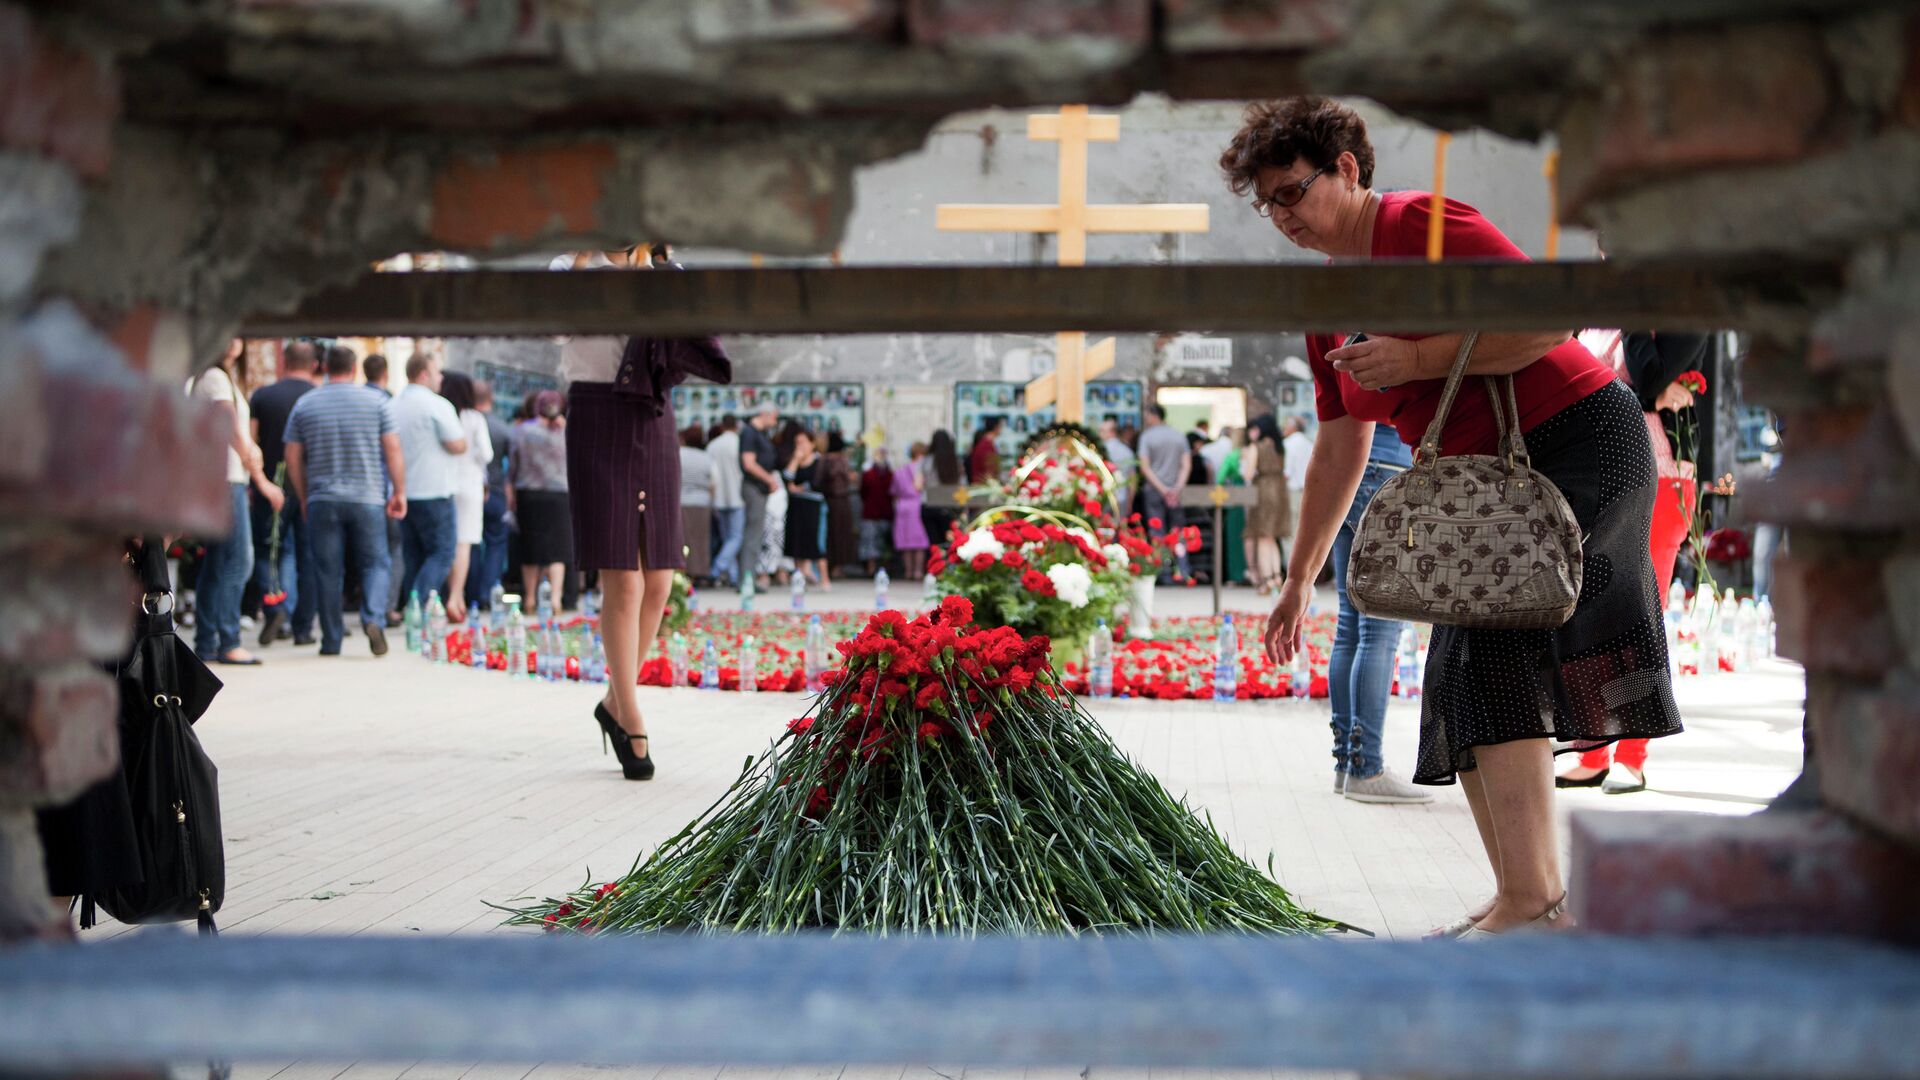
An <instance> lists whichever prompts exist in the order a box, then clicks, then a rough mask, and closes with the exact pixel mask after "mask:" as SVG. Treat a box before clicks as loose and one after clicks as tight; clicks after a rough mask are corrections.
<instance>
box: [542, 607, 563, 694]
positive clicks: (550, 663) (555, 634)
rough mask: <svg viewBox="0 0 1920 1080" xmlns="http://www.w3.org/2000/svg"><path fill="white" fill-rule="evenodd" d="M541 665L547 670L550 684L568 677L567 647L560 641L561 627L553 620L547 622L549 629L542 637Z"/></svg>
mask: <svg viewBox="0 0 1920 1080" xmlns="http://www.w3.org/2000/svg"><path fill="white" fill-rule="evenodd" d="M540 665H541V666H542V667H544V668H546V677H547V680H548V681H549V682H558V681H559V680H561V679H564V678H566V677H567V647H566V644H565V643H564V642H562V641H561V640H560V625H559V624H558V623H556V622H554V621H553V620H552V619H548V620H547V628H546V630H545V631H544V632H543V633H542V634H541V635H540Z"/></svg>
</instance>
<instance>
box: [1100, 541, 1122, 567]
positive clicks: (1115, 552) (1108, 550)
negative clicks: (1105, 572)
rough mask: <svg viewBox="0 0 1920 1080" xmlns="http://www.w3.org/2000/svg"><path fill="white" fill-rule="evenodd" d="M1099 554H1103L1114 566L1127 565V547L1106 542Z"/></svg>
mask: <svg viewBox="0 0 1920 1080" xmlns="http://www.w3.org/2000/svg"><path fill="white" fill-rule="evenodd" d="M1100 554H1102V555H1105V556H1106V557H1107V561H1108V562H1110V563H1112V564H1113V565H1115V566H1126V565H1128V563H1127V549H1126V548H1123V547H1121V546H1120V545H1119V544H1108V545H1107V546H1106V547H1104V548H1101V549H1100Z"/></svg>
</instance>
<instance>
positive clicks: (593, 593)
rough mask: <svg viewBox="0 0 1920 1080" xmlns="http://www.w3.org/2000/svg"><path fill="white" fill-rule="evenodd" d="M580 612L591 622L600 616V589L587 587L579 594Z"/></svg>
mask: <svg viewBox="0 0 1920 1080" xmlns="http://www.w3.org/2000/svg"><path fill="white" fill-rule="evenodd" d="M580 614H582V615H584V616H586V619H587V621H588V622H592V621H593V620H595V619H597V618H599V616H600V590H599V589H588V590H587V591H586V592H585V593H582V594H581V596H580Z"/></svg>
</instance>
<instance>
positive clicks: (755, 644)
mask: <svg viewBox="0 0 1920 1080" xmlns="http://www.w3.org/2000/svg"><path fill="white" fill-rule="evenodd" d="M759 681H760V639H759V638H756V637H754V636H753V635H752V634H748V635H747V636H746V637H743V638H741V639H740V692H741V693H743V694H752V693H757V692H759V690H760V685H759Z"/></svg>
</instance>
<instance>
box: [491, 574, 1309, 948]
mask: <svg viewBox="0 0 1920 1080" xmlns="http://www.w3.org/2000/svg"><path fill="white" fill-rule="evenodd" d="M973 614H974V612H973V606H972V605H971V604H970V603H968V602H967V601H966V600H965V599H963V598H961V597H948V598H946V599H945V600H944V601H942V602H941V605H940V607H939V609H938V610H937V611H934V612H931V613H929V614H926V615H922V616H919V617H917V618H914V619H908V618H906V617H905V616H903V615H901V614H900V613H898V612H894V611H883V612H880V613H879V614H876V615H874V616H873V617H872V618H871V619H870V620H869V621H868V622H867V624H866V626H865V628H864V629H862V630H861V631H860V633H859V634H858V635H856V636H855V637H854V638H853V640H851V641H848V642H845V643H843V644H842V645H841V647H840V652H841V654H842V657H843V663H842V665H841V666H840V667H839V668H838V669H836V670H835V671H834V672H832V673H831V678H830V679H829V681H828V686H827V689H826V691H825V692H824V693H823V694H822V695H821V696H820V698H819V700H818V702H817V704H816V706H815V708H814V709H813V710H812V711H811V712H809V713H808V714H807V715H805V716H802V717H799V718H797V719H795V720H793V721H792V722H790V723H789V724H788V725H787V726H786V730H785V731H784V732H783V733H782V734H781V735H780V737H779V739H778V741H776V742H775V743H774V745H773V747H772V748H771V749H770V750H769V752H768V753H766V754H764V755H762V756H761V757H760V758H758V759H757V760H750V761H749V763H748V768H747V769H746V771H745V772H744V773H743V774H742V775H741V777H740V779H739V780H738V781H737V782H736V783H735V784H734V786H733V788H732V790H731V791H729V792H728V793H727V795H725V796H724V797H723V798H722V799H721V800H720V802H719V803H718V804H716V805H715V806H714V807H713V808H712V809H711V810H709V811H708V812H707V813H706V814H704V815H702V816H701V817H700V818H699V819H698V820H696V821H695V822H694V823H693V824H691V825H689V826H688V827H687V828H686V829H684V830H682V831H681V832H680V833H679V834H678V835H677V836H675V837H674V838H672V839H671V840H668V841H667V842H666V843H665V844H663V845H661V847H660V848H659V849H657V850H656V851H654V853H653V854H652V855H651V856H650V857H648V858H646V859H645V860H643V861H641V862H640V863H638V864H637V865H636V866H635V867H634V869H633V870H632V872H630V873H629V874H627V875H626V876H625V877H622V878H620V879H618V880H616V881H612V882H606V883H602V884H594V883H592V882H591V881H589V882H588V883H586V884H583V885H582V886H581V888H579V889H578V890H576V891H574V892H573V893H572V894H570V895H568V896H565V897H557V898H552V899H548V900H543V901H539V902H537V903H532V904H529V905H528V906H525V907H519V908H508V909H506V910H508V911H509V912H510V914H511V918H510V922H512V923H514V924H517V925H532V926H544V927H547V928H549V929H553V930H570V931H589V932H595V933H598V932H605V931H610V930H611V931H649V930H664V929H693V930H703V931H742V930H760V931H791V930H803V929H808V928H815V927H827V928H833V929H846V930H859V931H884V932H900V931H908V932H922V933H956V934H976V933H1078V932H1086V931H1092V932H1100V933H1106V932H1131V931H1141V930H1162V929H1163V930H1182V931H1233V930H1238V931H1258V932H1297V931H1306V930H1324V929H1334V928H1336V927H1337V925H1338V924H1335V923H1332V922H1330V921H1328V920H1326V919H1323V918H1321V917H1320V916H1317V915H1314V914H1313V913H1312V912H1309V911H1306V910H1303V909H1302V908H1301V907H1299V906H1298V905H1297V904H1296V903H1295V902H1294V901H1293V898H1292V897H1290V896H1289V895H1288V894H1287V892H1286V890H1284V889H1282V888H1281V887H1280V886H1279V885H1277V884H1275V883H1274V881H1273V880H1272V879H1271V878H1270V877H1268V876H1267V875H1265V874H1263V873H1261V872H1260V870H1259V869H1258V868H1256V867H1254V866H1253V865H1252V864H1250V863H1248V862H1247V861H1245V860H1244V859H1242V858H1241V857H1240V856H1239V855H1237V854H1236V853H1235V852H1234V851H1233V850H1232V849H1231V848H1230V847H1228V846H1227V844H1226V843H1225V841H1223V840H1222V839H1221V838H1220V836H1219V834H1218V833H1216V832H1215V831H1214V830H1213V828H1212V827H1211V826H1210V825H1208V824H1207V823H1206V822H1204V821H1202V820H1200V819H1199V818H1196V817H1195V816H1194V815H1193V814H1192V813H1191V812H1190V811H1189V810H1188V809H1187V808H1186V806H1185V805H1184V804H1182V803H1180V802H1179V801H1177V800H1175V799H1174V798H1172V797H1171V796H1170V795H1168V794H1167V792H1166V790H1165V789H1163V788H1162V787H1161V786H1160V784H1159V783H1158V782H1157V781H1156V780H1154V778H1153V777H1152V776H1150V775H1148V774H1147V773H1145V772H1143V771H1142V770H1141V769H1140V768H1139V767H1138V766H1136V765H1134V764H1133V763H1132V762H1130V761H1128V760H1127V759H1126V757H1125V756H1123V755H1122V754H1121V753H1120V752H1119V750H1118V749H1117V748H1116V747H1115V746H1114V745H1113V743H1112V741H1111V740H1110V739H1108V737H1107V735H1106V733H1105V732H1104V731H1103V730H1102V729H1101V728H1100V727H1099V725H1097V724H1095V723H1094V722H1093V720H1092V719H1091V718H1089V717H1088V716H1087V715H1086V713H1084V712H1083V711H1081V710H1080V709H1079V708H1078V707H1077V706H1076V704H1075V702H1074V700H1073V697H1072V695H1070V694H1068V693H1067V692H1066V691H1065V690H1063V689H1062V688H1061V686H1060V684H1059V682H1058V681H1057V680H1056V679H1055V678H1054V675H1053V671H1052V667H1051V663H1050V660H1049V657H1048V642H1047V640H1046V639H1045V638H1041V637H1025V636H1022V635H1021V634H1019V633H1018V632H1016V631H1014V630H1012V629H1010V628H1008V627H993V628H985V627H981V626H978V625H976V624H975V623H974V622H973Z"/></svg>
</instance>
